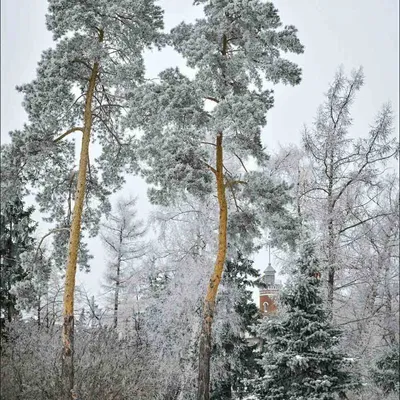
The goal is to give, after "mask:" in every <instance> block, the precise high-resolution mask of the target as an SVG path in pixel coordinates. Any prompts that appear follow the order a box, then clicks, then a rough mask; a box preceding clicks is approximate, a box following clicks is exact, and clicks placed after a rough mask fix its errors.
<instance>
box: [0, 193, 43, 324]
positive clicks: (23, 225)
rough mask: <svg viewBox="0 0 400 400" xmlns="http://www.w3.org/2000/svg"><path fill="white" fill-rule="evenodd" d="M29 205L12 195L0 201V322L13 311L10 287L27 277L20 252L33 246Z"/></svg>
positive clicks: (11, 318)
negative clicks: (3, 202) (8, 198)
mask: <svg viewBox="0 0 400 400" xmlns="http://www.w3.org/2000/svg"><path fill="white" fill-rule="evenodd" d="M33 210H34V209H33V207H28V208H25V207H24V203H23V201H22V200H21V199H20V198H18V197H15V198H14V199H13V200H12V201H11V202H8V203H6V204H2V206H1V213H0V221H1V222H0V267H1V275H0V276H1V279H0V311H1V325H2V327H3V324H4V322H5V320H8V321H9V322H11V321H12V320H13V318H14V317H15V316H16V315H17V313H18V310H17V309H16V301H17V298H16V296H15V294H14V293H12V288H13V287H14V285H15V284H17V283H18V282H21V281H23V280H24V279H26V278H27V274H26V271H25V269H24V268H23V266H22V264H21V255H22V254H23V253H25V252H26V251H29V250H31V249H32V248H33V243H34V239H33V237H32V235H33V232H34V231H35V229H36V223H35V222H34V221H32V219H31V215H32V213H33Z"/></svg>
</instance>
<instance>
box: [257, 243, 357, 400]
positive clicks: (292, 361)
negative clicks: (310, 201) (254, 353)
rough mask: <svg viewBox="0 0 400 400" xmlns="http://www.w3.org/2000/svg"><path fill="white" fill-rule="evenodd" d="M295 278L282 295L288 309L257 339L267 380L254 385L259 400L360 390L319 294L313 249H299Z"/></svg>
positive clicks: (327, 398)
mask: <svg viewBox="0 0 400 400" xmlns="http://www.w3.org/2000/svg"><path fill="white" fill-rule="evenodd" d="M293 273H294V278H293V281H292V282H291V283H289V284H288V285H287V286H286V288H284V289H283V290H282V292H281V295H280V302H281V304H282V307H284V311H283V312H282V315H281V316H280V317H279V318H271V319H264V320H263V321H262V323H261V325H260V326H259V328H258V335H259V337H260V338H261V339H262V340H263V341H264V343H263V349H262V360H261V365H262V367H263V368H264V376H263V377H261V378H259V379H256V380H255V381H254V382H252V383H253V384H254V394H255V395H256V397H257V399H259V400H295V399H296V400H334V399H337V398H344V399H345V398H347V397H346V392H347V391H348V390H351V389H354V388H356V387H357V385H358V384H357V382H356V380H355V378H354V376H353V375H352V374H351V370H350V364H351V362H352V359H350V358H347V357H346V356H345V354H343V353H342V351H341V350H340V349H339V348H338V342H339V337H340V334H341V332H340V330H339V329H337V328H334V327H333V326H332V324H331V322H330V320H329V316H328V313H327V310H326V309H325V306H324V304H323V300H322V297H321V293H320V286H321V280H320V271H319V263H318V260H317V259H316V257H315V250H314V245H313V244H311V243H310V242H305V243H304V245H303V247H302V249H301V250H300V257H299V259H298V261H297V265H296V268H295V270H294V271H293Z"/></svg>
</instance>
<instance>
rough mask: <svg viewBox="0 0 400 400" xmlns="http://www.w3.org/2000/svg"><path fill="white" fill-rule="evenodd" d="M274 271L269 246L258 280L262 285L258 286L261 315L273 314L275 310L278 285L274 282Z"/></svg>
mask: <svg viewBox="0 0 400 400" xmlns="http://www.w3.org/2000/svg"><path fill="white" fill-rule="evenodd" d="M275 273H276V271H275V270H274V269H273V268H272V265H271V248H269V262H268V266H267V268H266V269H265V271H264V274H263V275H262V277H261V279H260V281H261V283H262V284H263V285H264V287H263V288H260V306H259V307H260V312H261V314H262V315H263V316H266V315H271V314H274V313H275V312H276V310H277V306H276V298H277V296H278V293H279V289H280V286H281V285H279V284H277V283H275Z"/></svg>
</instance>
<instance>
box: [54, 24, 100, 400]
mask: <svg viewBox="0 0 400 400" xmlns="http://www.w3.org/2000/svg"><path fill="white" fill-rule="evenodd" d="M103 35H104V33H103V31H100V34H99V42H102V41H103ZM98 71H99V63H98V62H97V61H96V62H95V63H94V64H93V68H92V72H91V75H90V79H89V86H88V90H87V93H86V101H85V111H84V126H83V134H82V145H81V153H80V160H79V170H78V179H77V184H76V193H75V204H74V210H73V213H72V222H71V230H70V237H69V245H68V261H67V267H66V271H65V289H64V298H63V329H62V369H61V384H62V399H63V400H71V399H72V398H73V397H72V394H73V393H72V391H73V389H74V357H73V356H74V293H75V276H76V264H77V260H78V250H79V240H80V233H81V221H82V210H83V203H84V199H85V191H86V172H87V165H88V159H89V144H90V133H91V129H92V119H93V115H92V102H93V96H94V90H95V86H96V80H97V74H98Z"/></svg>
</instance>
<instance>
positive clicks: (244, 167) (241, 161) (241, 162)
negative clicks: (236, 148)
mask: <svg viewBox="0 0 400 400" xmlns="http://www.w3.org/2000/svg"><path fill="white" fill-rule="evenodd" d="M233 155H234V156H235V157H236V158H237V159H238V160H239V161H240V164H242V167H243V169H244V170H245V171H246V173H249V171H247V168H246V166H245V165H244V162H243V160H242V159H241V158H240V157H239V156H238V155H237V154H236V153H235V152H234V153H233Z"/></svg>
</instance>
